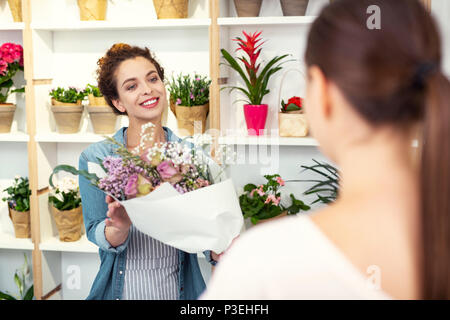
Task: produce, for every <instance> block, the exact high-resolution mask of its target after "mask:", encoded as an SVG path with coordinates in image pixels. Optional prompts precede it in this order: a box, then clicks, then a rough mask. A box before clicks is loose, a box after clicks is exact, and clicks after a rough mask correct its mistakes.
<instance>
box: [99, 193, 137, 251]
mask: <svg viewBox="0 0 450 320" xmlns="http://www.w3.org/2000/svg"><path fill="white" fill-rule="evenodd" d="M105 201H106V203H107V204H108V212H107V213H106V215H107V216H108V218H109V219H108V218H107V219H106V220H105V225H106V228H105V236H106V240H108V242H109V243H110V244H111V246H113V247H118V246H120V245H121V244H122V243H124V242H125V240H126V239H127V237H128V232H129V231H130V226H131V220H130V217H128V214H127V212H126V210H125V208H124V207H123V206H122V205H121V204H120V203H119V202H117V201H115V200H114V199H113V198H112V197H110V196H106V200H105Z"/></svg>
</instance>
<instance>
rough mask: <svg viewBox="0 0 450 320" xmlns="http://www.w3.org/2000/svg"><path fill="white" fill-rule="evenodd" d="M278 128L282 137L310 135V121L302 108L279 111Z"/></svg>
mask: <svg viewBox="0 0 450 320" xmlns="http://www.w3.org/2000/svg"><path fill="white" fill-rule="evenodd" d="M278 128H279V135H280V137H305V136H307V135H308V121H307V120H306V117H305V115H304V114H303V112H302V111H301V110H299V111H289V112H279V113H278Z"/></svg>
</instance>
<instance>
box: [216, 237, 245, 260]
mask: <svg viewBox="0 0 450 320" xmlns="http://www.w3.org/2000/svg"><path fill="white" fill-rule="evenodd" d="M237 238H239V236H237V237H236V238H234V239H233V241H231V244H230V245H229V246H228V248H227V249H226V250H225V251H223V252H222V253H220V254H217V253H215V252H214V251H211V258H212V259H213V260H214V261H219V260H220V258H221V257H222V256H223V254H224V253H225V252H227V251H228V250H230V248H231V246H232V245H233V243H234V242H235V241H236V240H237Z"/></svg>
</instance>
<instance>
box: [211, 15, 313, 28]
mask: <svg viewBox="0 0 450 320" xmlns="http://www.w3.org/2000/svg"><path fill="white" fill-rule="evenodd" d="M315 19H316V16H297V17H244V18H218V19H217V24H218V25H220V26H248V25H292V24H299V25H302V24H305V25H307V24H311V23H313V22H314V20H315Z"/></svg>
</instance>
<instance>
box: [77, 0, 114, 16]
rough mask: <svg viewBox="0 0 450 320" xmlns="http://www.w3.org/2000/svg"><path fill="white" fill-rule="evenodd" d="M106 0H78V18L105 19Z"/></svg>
mask: <svg viewBox="0 0 450 320" xmlns="http://www.w3.org/2000/svg"><path fill="white" fill-rule="evenodd" d="M107 5H108V0H78V7H79V8H80V20H82V21H87V20H105V18H106V7H107Z"/></svg>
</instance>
